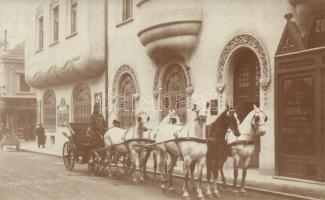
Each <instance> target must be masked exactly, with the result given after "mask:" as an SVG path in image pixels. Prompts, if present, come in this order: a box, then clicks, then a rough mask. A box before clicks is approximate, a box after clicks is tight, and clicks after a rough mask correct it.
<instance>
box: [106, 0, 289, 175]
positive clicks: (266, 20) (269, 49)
mask: <svg viewBox="0 0 325 200" xmlns="http://www.w3.org/2000/svg"><path fill="white" fill-rule="evenodd" d="M144 3H158V2H155V1H153V0H151V1H149V2H144ZM159 3H161V2H159ZM119 6H120V5H119V4H117V3H115V1H113V0H111V1H109V54H108V58H109V64H108V69H109V85H110V86H112V84H113V79H114V75H115V72H116V71H117V69H118V68H119V67H120V66H122V65H124V64H127V65H130V66H131V67H133V69H134V70H135V71H136V73H137V75H138V79H139V82H140V95H141V96H140V102H141V101H142V100H143V98H144V97H147V98H148V97H150V98H152V88H153V79H154V76H155V72H156V70H157V67H156V66H155V64H154V63H153V62H152V61H151V60H150V59H149V57H148V56H147V55H146V54H145V49H144V47H143V46H142V45H141V43H140V42H139V39H138V38H137V36H136V35H137V28H136V27H137V25H138V24H137V23H139V21H138V20H139V18H141V19H142V18H144V17H143V16H141V17H139V15H141V13H139V10H141V9H137V7H136V6H135V7H134V20H133V21H131V22H130V23H127V24H124V25H121V26H119V27H116V25H117V24H118V23H117V22H118V21H119V20H118V19H119V15H120V14H121V12H120V10H121V8H120V7H119ZM172 7H173V5H172V4H170V5H166V4H163V8H164V9H172ZM202 8H203V17H202V28H201V32H200V36H199V42H198V44H197V47H196V49H195V50H194V53H193V55H192V58H191V59H190V60H189V66H190V68H191V71H192V75H193V77H192V79H193V83H194V85H193V86H194V92H193V95H192V97H195V98H198V97H202V95H204V96H207V97H208V98H213V97H215V95H216V94H217V92H216V69H217V64H218V61H219V57H220V55H221V53H222V50H223V48H224V47H225V46H226V44H227V43H228V42H229V41H230V40H231V39H232V38H233V37H235V36H237V35H240V34H244V33H245V34H250V35H252V36H254V37H256V38H257V39H258V40H259V41H261V42H262V44H263V46H264V48H265V50H266V53H267V55H268V61H269V63H270V69H271V84H270V85H269V87H268V89H267V91H266V98H267V104H266V107H264V110H265V111H266V113H267V114H268V117H269V119H270V120H269V122H268V133H267V134H266V135H265V136H264V137H263V138H262V140H261V153H260V171H261V172H262V173H267V174H274V168H275V148H274V141H275V138H274V54H275V51H276V49H277V46H278V44H279V40H280V38H281V35H282V32H283V29H284V26H285V23H286V20H285V19H284V15H285V14H286V13H288V12H289V6H288V3H287V2H286V1H282V0H276V1H269V0H244V1H243V0H231V1H221V0H219V1H211V0H202ZM157 12H158V11H157ZM154 13H155V11H154V10H152V11H151V14H154ZM146 17H147V18H150V17H151V16H146ZM203 77H204V78H203ZM230 86H231V84H230ZM227 87H229V85H228V84H227V85H226V88H227ZM263 94H264V92H262V90H261V105H264V96H263ZM158 116H159V114H158V112H156V113H152V121H153V125H155V124H157V123H158V119H159V118H158ZM114 118H115V115H114V112H112V115H111V116H110V121H112V120H113V119H114Z"/></svg>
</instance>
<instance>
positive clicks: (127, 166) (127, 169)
mask: <svg viewBox="0 0 325 200" xmlns="http://www.w3.org/2000/svg"><path fill="white" fill-rule="evenodd" d="M122 164H123V170H124V173H125V174H126V175H130V174H131V173H132V162H131V157H130V155H126V156H123V161H122Z"/></svg>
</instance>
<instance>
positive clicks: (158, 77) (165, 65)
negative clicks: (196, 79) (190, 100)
mask: <svg viewBox="0 0 325 200" xmlns="http://www.w3.org/2000/svg"><path fill="white" fill-rule="evenodd" d="M163 60H165V62H162V63H160V64H159V66H158V69H157V71H156V74H155V79H154V83H153V84H154V85H153V91H152V94H153V96H154V98H156V99H157V98H158V97H159V91H160V90H161V88H162V81H163V80H162V79H163V76H164V75H165V73H166V71H167V70H168V69H169V67H171V66H172V65H179V66H180V67H181V68H182V69H183V70H184V72H185V76H186V86H187V87H186V94H187V95H191V94H192V93H193V90H194V89H193V84H192V78H191V77H192V76H191V68H190V67H189V66H188V64H187V62H186V59H185V58H183V57H182V56H179V55H177V54H173V55H167V56H166V57H165V58H164V59H163Z"/></svg>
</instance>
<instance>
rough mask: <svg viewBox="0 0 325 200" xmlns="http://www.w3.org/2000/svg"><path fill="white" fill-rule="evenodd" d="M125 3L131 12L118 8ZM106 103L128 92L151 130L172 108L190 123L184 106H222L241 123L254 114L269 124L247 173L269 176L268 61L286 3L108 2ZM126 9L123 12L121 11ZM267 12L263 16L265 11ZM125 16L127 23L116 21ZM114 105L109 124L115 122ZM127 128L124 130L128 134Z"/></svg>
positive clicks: (271, 129) (218, 108)
mask: <svg viewBox="0 0 325 200" xmlns="http://www.w3.org/2000/svg"><path fill="white" fill-rule="evenodd" d="M127 2H129V3H130V6H127V7H125V5H126V3H127ZM109 4H110V6H109V11H108V13H110V15H109V16H110V17H109V19H108V20H109V22H108V24H109V26H108V30H109V33H110V34H109V40H108V41H109V52H110V53H109V54H108V60H109V61H110V62H109V63H108V69H109V70H108V71H109V77H110V79H109V86H112V88H113V90H112V93H111V94H109V96H113V97H115V96H117V94H118V91H120V90H123V89H125V88H124V86H123V85H124V84H123V82H121V80H123V78H124V77H129V78H128V81H132V82H133V83H132V84H130V85H132V86H130V87H128V89H127V90H128V93H130V92H131V93H132V94H133V96H134V97H136V98H133V100H134V102H133V103H134V109H135V112H137V111H139V110H147V112H150V116H151V119H152V122H153V126H155V125H158V124H159V122H160V120H161V119H162V117H163V116H164V115H165V114H166V110H167V109H169V108H174V109H175V110H176V111H177V112H178V114H179V115H180V117H181V121H182V123H186V122H187V120H188V119H189V117H190V116H189V115H190V112H189V111H188V109H187V106H188V103H189V102H188V101H187V100H188V99H189V98H192V99H196V100H199V101H200V100H201V101H211V102H214V103H213V105H214V106H215V107H216V108H215V109H216V112H214V115H217V114H218V113H220V112H222V111H223V110H224V109H225V105H226V103H229V104H230V105H231V106H235V105H238V106H239V109H240V111H239V112H240V115H241V116H240V117H242V118H243V117H244V116H245V115H246V114H247V113H248V112H249V111H251V110H252V109H253V104H256V105H258V106H260V107H261V108H262V109H263V110H265V112H266V113H267V115H268V116H269V119H270V121H269V123H268V130H269V132H268V134H267V135H265V136H264V137H263V138H262V139H261V140H260V141H258V143H257V145H258V146H259V152H258V153H257V154H256V155H255V157H254V159H253V160H254V161H253V162H252V166H254V167H257V168H259V170H260V171H261V172H262V173H268V174H274V173H275V151H274V148H275V137H274V128H275V127H274V56H275V52H276V50H277V47H278V43H279V41H280V38H281V34H282V31H283V29H284V26H285V22H286V21H285V19H284V15H285V14H286V13H288V12H290V5H289V3H288V2H286V1H280V2H276V3H275V2H271V1H266V0H265V1H264V0H263V1H254V0H248V1H226V2H224V1H204V0H203V1H196V0H190V1H189V0H178V1H177V2H175V1H169V0H168V1H165V2H164V3H163V4H162V3H161V2H159V1H156V0H140V1H135V0H133V1H121V3H117V2H115V1H114V2H113V1H109ZM126 8H127V9H129V11H128V10H127V9H126ZM266 8H267V9H266ZM123 13H124V14H125V13H130V15H128V16H129V17H128V18H123V16H124V14H123ZM120 104H121V102H120V101H118V98H113V104H112V105H111V107H112V108H113V112H112V114H111V115H110V118H109V120H110V123H111V121H112V120H113V119H115V118H120V119H122V124H123V121H124V120H123V118H121V117H119V115H120V113H121V111H119V110H114V108H115V109H117V108H118V107H117V106H116V105H120ZM127 124H128V123H126V124H125V126H127Z"/></svg>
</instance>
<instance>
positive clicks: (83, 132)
mask: <svg viewBox="0 0 325 200" xmlns="http://www.w3.org/2000/svg"><path fill="white" fill-rule="evenodd" d="M69 126H70V128H71V129H72V131H73V133H74V135H72V138H73V140H74V141H75V142H76V143H77V144H80V143H88V142H89V138H90V135H89V129H90V128H91V124H87V123H69Z"/></svg>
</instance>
